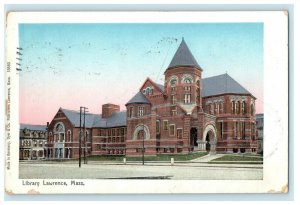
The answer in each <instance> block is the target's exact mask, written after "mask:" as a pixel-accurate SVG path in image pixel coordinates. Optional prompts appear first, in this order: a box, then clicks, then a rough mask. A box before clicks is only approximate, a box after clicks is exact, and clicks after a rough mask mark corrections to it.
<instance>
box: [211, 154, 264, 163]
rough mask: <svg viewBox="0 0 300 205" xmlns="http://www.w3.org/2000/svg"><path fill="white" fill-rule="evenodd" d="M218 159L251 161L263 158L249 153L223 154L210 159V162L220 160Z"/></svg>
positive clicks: (260, 160)
mask: <svg viewBox="0 0 300 205" xmlns="http://www.w3.org/2000/svg"><path fill="white" fill-rule="evenodd" d="M220 161H230V162H235V161H247V162H249V161H251V162H257V161H258V162H262V161H263V158H262V157H259V156H251V155H225V156H223V157H220V158H217V159H214V160H212V162H220Z"/></svg>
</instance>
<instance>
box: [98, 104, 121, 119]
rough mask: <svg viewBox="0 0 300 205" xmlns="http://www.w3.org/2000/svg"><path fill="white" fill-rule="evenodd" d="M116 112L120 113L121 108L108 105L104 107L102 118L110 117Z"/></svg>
mask: <svg viewBox="0 0 300 205" xmlns="http://www.w3.org/2000/svg"><path fill="white" fill-rule="evenodd" d="M114 112H120V106H119V105H114V104H111V103H107V104H104V105H102V118H107V117H110V116H111V115H112V114H113V113H114Z"/></svg>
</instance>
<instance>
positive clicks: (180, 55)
mask: <svg viewBox="0 0 300 205" xmlns="http://www.w3.org/2000/svg"><path fill="white" fill-rule="evenodd" d="M178 66H191V67H196V68H199V69H200V70H202V69H201V67H200V66H199V64H198V63H197V61H196V59H195V58H194V56H193V54H192V52H191V51H190V49H189V48H188V46H187V45H186V43H185V41H184V39H182V41H181V43H180V45H179V47H178V49H177V51H176V53H175V55H174V57H173V59H172V60H171V63H170V65H169V66H168V69H169V68H175V67H178Z"/></svg>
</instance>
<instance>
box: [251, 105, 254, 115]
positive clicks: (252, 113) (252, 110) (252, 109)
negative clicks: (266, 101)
mask: <svg viewBox="0 0 300 205" xmlns="http://www.w3.org/2000/svg"><path fill="white" fill-rule="evenodd" d="M250 109H251V115H252V116H254V105H253V104H251V107H250Z"/></svg>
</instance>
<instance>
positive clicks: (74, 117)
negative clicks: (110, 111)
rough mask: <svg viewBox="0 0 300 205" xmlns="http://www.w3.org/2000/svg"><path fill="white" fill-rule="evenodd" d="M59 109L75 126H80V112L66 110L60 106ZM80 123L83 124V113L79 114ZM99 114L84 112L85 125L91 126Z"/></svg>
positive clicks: (98, 117)
mask: <svg viewBox="0 0 300 205" xmlns="http://www.w3.org/2000/svg"><path fill="white" fill-rule="evenodd" d="M61 111H62V112H63V113H64V114H65V115H66V117H67V118H68V119H69V120H70V122H71V123H72V124H73V126H75V127H80V112H78V111H74V110H67V109H63V108H61ZM81 117H82V119H81V123H82V124H81V125H82V126H83V113H82V115H81ZM100 117H101V115H97V114H91V113H86V114H85V127H86V128H92V127H93V124H94V121H95V120H97V119H100Z"/></svg>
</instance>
